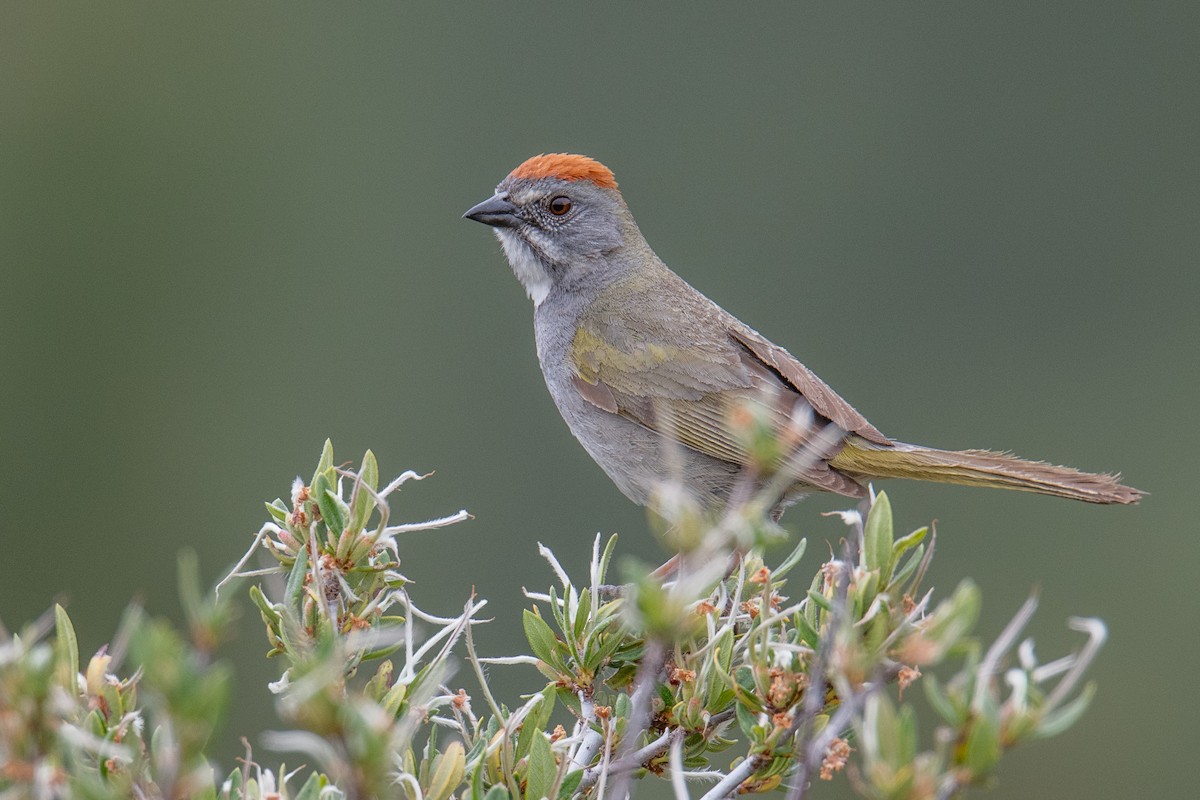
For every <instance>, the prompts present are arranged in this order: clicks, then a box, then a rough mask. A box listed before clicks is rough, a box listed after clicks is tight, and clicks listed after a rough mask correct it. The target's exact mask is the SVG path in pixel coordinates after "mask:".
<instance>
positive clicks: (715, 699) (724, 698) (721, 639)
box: [705, 627, 733, 714]
mask: <svg viewBox="0 0 1200 800" xmlns="http://www.w3.org/2000/svg"><path fill="white" fill-rule="evenodd" d="M732 662H733V628H731V627H727V628H723V629H722V630H721V632H720V633H719V634H717V638H716V640H715V641H714V642H713V649H712V660H711V662H710V663H709V664H708V684H707V691H706V695H707V700H708V702H707V704H706V706H705V707H706V708H707V709H708V711H709V712H710V713H714V714H715V713H717V712H718V711H720V710H722V707H723V706H724V705H725V704H726V703H728V702H729V700H731V699H732V698H733V691H732V690H731V689H729V688H728V686H729V668H730V665H731V664H732Z"/></svg>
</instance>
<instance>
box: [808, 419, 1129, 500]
mask: <svg viewBox="0 0 1200 800" xmlns="http://www.w3.org/2000/svg"><path fill="white" fill-rule="evenodd" d="M829 464H830V466H832V467H833V468H834V469H836V470H838V471H839V472H843V473H846V474H848V475H851V476H852V477H855V478H859V479H864V478H865V479H872V478H912V479H914V480H919V481H934V482H936V483H956V484H961V485H963V486H990V487H993V488H997V489H1017V490H1019V491H1023V492H1037V493H1038V494H1048V495H1053V496H1055V497H1068V498H1071V499H1072V500H1082V501H1083V502H1085V503H1121V504H1129V503H1136V502H1137V501H1138V500H1140V499H1141V497H1142V495H1143V494H1144V492H1142V491H1140V490H1138V489H1134V488H1132V487H1129V486H1125V485H1124V484H1122V483H1121V476H1120V475H1098V474H1094V473H1091V472H1080V471H1079V470H1077V469H1072V468H1070V467H1057V466H1055V465H1053V464H1047V463H1045V462H1044V461H1026V460H1024V459H1022V458H1017V457H1016V456H1014V455H1011V454H1009V453H996V452H993V451H991V450H936V449H934V448H932V447H918V446H916V445H911V444H903V443H901V442H896V443H895V444H894V445H893V446H891V447H888V446H883V445H877V444H874V443H871V442H868V441H865V440H862V439H860V438H859V437H857V436H852V437H850V438H849V439H848V440H847V441H846V446H845V447H844V448H843V449H842V451H841V452H840V453H838V454H837V456H835V457H834V458H833V459H831V460H830V462H829Z"/></svg>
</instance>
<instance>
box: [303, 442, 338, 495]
mask: <svg viewBox="0 0 1200 800" xmlns="http://www.w3.org/2000/svg"><path fill="white" fill-rule="evenodd" d="M332 467H333V442H331V441H330V440H328V439H326V440H325V446H324V447H322V448H321V458H320V460H319V461H317V470H316V472H314V473H313V477H312V480H311V481H309V482H308V485H309V486H313V487H315V486H316V484H317V476H318V475H323V474H325V472H326V471H327V470H329V469H331V468H332Z"/></svg>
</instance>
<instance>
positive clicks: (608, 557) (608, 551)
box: [597, 533, 617, 583]
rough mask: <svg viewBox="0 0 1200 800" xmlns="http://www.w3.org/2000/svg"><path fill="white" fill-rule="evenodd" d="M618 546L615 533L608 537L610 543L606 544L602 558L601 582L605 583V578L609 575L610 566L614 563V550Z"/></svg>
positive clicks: (599, 571)
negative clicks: (611, 562) (610, 563)
mask: <svg viewBox="0 0 1200 800" xmlns="http://www.w3.org/2000/svg"><path fill="white" fill-rule="evenodd" d="M616 546H617V535H616V534H615V533H614V534H613V535H612V536H610V537H608V541H607V542H606V543H605V544H604V552H603V553H602V554H601V556H600V569H599V570H597V572H598V573H599V580H600V582H601V583H604V576H605V575H606V574H608V564H609V562H610V561H612V554H613V548H615V547H616Z"/></svg>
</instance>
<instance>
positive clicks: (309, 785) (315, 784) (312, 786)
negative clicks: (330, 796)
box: [296, 772, 323, 800]
mask: <svg viewBox="0 0 1200 800" xmlns="http://www.w3.org/2000/svg"><path fill="white" fill-rule="evenodd" d="M322 788H323V786H322V781H321V776H320V775H318V774H317V773H315V772H310V773H309V775H308V780H306V781H305V782H304V785H303V786H301V787H300V791H299V792H297V793H296V800H317V798H319V797H320V796H321V789H322Z"/></svg>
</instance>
